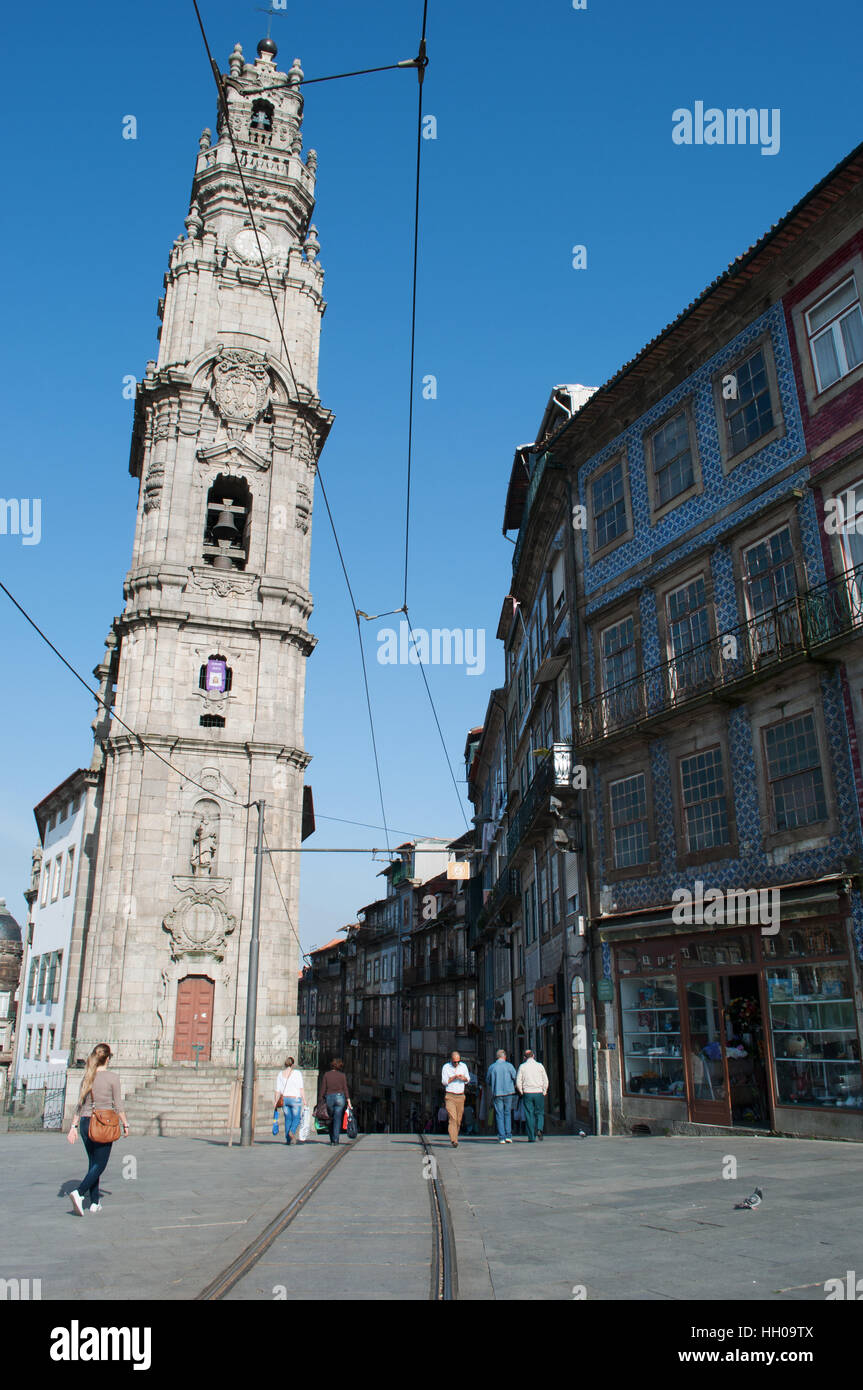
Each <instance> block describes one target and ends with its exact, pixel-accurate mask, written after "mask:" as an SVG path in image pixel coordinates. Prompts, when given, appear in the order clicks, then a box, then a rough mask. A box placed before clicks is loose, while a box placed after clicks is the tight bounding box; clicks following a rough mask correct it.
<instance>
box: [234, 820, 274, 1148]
mask: <svg viewBox="0 0 863 1390" xmlns="http://www.w3.org/2000/svg"><path fill="white" fill-rule="evenodd" d="M266 804H267V803H266V802H265V801H256V802H255V805H256V806H257V808H258V848H257V851H256V853H255V892H254V897H253V898H252V936H251V940H250V941H249V982H248V986H247V989H246V1055H245V1057H244V1058H243V1097H242V1102H241V1108H240V1144H241V1145H243V1146H246V1147H247V1146H248V1145H249V1144H251V1143H252V1142H253V1141H254V1137H255V1117H254V1115H253V1113H252V1111H253V1108H254V1090H255V1025H256V1023H257V1015H258V946H259V937H260V926H261V873H262V870H263V867H264V807H265V806H266Z"/></svg>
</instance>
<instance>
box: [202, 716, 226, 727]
mask: <svg viewBox="0 0 863 1390" xmlns="http://www.w3.org/2000/svg"><path fill="white" fill-rule="evenodd" d="M198 723H199V724H200V726H201V728H202V729H224V727H225V716H224V715H223V714H202V715H201V717H200V719H199V720H198Z"/></svg>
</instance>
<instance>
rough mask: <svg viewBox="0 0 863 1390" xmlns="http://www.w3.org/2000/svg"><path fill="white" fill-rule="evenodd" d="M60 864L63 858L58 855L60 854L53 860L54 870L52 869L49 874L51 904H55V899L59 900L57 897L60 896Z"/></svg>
mask: <svg viewBox="0 0 863 1390" xmlns="http://www.w3.org/2000/svg"><path fill="white" fill-rule="evenodd" d="M62 862H63V856H62V855H60V854H58V855H57V858H56V859H55V860H54V868H53V871H52V874H51V901H52V903H55V902H56V901H57V899H58V898H59V896H60V865H61V864H62Z"/></svg>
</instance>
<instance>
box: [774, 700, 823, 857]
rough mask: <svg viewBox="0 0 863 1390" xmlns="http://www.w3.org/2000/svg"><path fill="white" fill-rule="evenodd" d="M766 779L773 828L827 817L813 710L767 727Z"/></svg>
mask: <svg viewBox="0 0 863 1390" xmlns="http://www.w3.org/2000/svg"><path fill="white" fill-rule="evenodd" d="M764 749H765V754H766V760H767V781H768V785H769V788H770V802H771V819H772V828H773V829H774V830H777V831H778V830H796V829H797V828H798V827H799V826H802V825H812V824H813V823H814V822H815V821H820V820H826V818H827V801H826V798H825V795H824V777H823V774H822V772H821V756H820V754H819V751H818V740H817V738H816V735H815V720H814V718H813V716H812V715H811V714H801V715H799V716H798V718H796V719H787V720H784V721H783V722H782V723H781V724H774V725H772V727H770V728H768V729H765V731H764Z"/></svg>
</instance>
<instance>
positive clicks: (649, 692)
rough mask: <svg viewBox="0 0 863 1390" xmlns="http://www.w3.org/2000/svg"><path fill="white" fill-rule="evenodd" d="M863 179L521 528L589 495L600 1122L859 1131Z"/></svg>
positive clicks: (537, 457)
mask: <svg viewBox="0 0 863 1390" xmlns="http://www.w3.org/2000/svg"><path fill="white" fill-rule="evenodd" d="M861 176H863V153H861V150H857V151H854V152H853V153H852V154H851V155H850V156H849V157H848V158H847V159H846V160H845V161H843V163H842V164H840V165H839V166H838V167H837V168H836V169H835V170H833V171H832V173H831V174H829V175H828V176H827V178H826V179H824V180H823V181H822V183H821V184H819V185H818V186H817V187H816V188H815V189H813V190H812V191H811V192H810V193H809V194H807V196H806V197H805V198H804V199H803V200H802V201H801V202H800V203H799V204H798V205H797V206H796V207H795V208H794V209H793V210H792V211H791V212H790V213H789V214H788V215H787V216H786V217H785V218H783V220H782V221H781V222H779V223H778V224H777V226H776V227H774V228H773V230H772V231H771V232H770V233H768V234H767V236H765V237H764V238H762V240H761V241H760V242H759V243H757V245H756V246H754V247H752V248H751V249H750V250H749V251H748V252H747V253H746V254H745V255H744V256H741V257H740V258H739V259H738V260H737V261H735V262H734V263H733V264H732V265H731V266H730V267H729V269H728V271H726V272H725V274H724V275H722V276H721V277H719V279H718V280H716V281H715V282H714V283H713V284H712V285H711V286H710V287H709V288H708V290H706V291H705V292H704V294H702V295H701V296H700V297H699V299H698V300H696V301H695V302H694V303H693V304H692V305H690V306H689V308H688V309H687V310H686V311H685V312H684V313H683V314H681V315H680V316H679V318H678V319H676V320H675V321H674V323H672V324H671V325H670V326H669V328H667V329H666V330H665V331H664V332H663V333H661V334H660V335H659V336H658V337H657V338H656V339H654V340H653V342H651V343H650V344H648V346H647V347H646V348H645V349H644V350H643V351H642V352H641V353H640V354H639V356H638V357H637V358H635V359H634V361H633V362H631V363H629V364H628V365H627V366H626V367H625V368H623V369H622V370H621V371H620V372H619V373H618V374H617V376H615V377H614V378H612V380H611V381H610V382H608V383H606V385H605V386H603V387H601V388H600V389H599V390H598V391H596V392H594V393H593V394H592V395H591V396H590V398H589V399H588V400H587V401H586V402H585V403H584V404H583V405H582V406H581V408H580V409H578V410H576V411H575V412H574V413H573V415H572V417H571V418H570V419H569V420H568V421H567V422H566V423H565V424H564V425H563V426H562V427H560V426H556V427H555V429H554V430H553V432H552V433H550V434H549V435H548V436H547V437H546V438H545V439H542V440H540V441H538V443H537V445H535V446H534V450H533V453H532V455H531V468H532V470H533V473H534V478H533V479H532V486H531V487H530V488H529V489H528V491H527V495H526V504H525V506H524V509H523V513H522V515H521V517H520V528H521V536H520V540H524V539H525V538H526V537H527V529H526V528H527V522H528V514H529V512H530V511H531V510H535V509H536V508H538V507H541V506H542V505H543V493H544V491H545V494H546V495H550V494H549V489H552V488H554V487H555V486H557V487H559V480H560V478H562V477H563V478H566V479H567V481H568V485H569V487H570V489H571V497H572V500H573V510H572V519H573V524H574V530H573V554H574V568H575V575H574V583H573V585H572V592H571V593H568V595H567V603H568V605H569V606H570V608H571V610H572V619H573V623H572V626H573V632H574V634H575V640H574V642H573V656H572V662H573V665H572V680H571V685H572V691H573V720H572V729H573V739H572V743H573V763H574V764H575V765H577V766H581V767H583V768H584V769H585V770H586V771H585V777H584V780H585V781H586V787H585V789H584V790H583V791H582V792H581V793H580V796H581V798H582V811H583V812H584V813H586V814H585V815H584V821H585V823H586V825H587V826H588V827H589V834H588V837H587V841H586V846H585V849H586V863H587V883H586V885H585V887H586V902H585V904H584V905H583V906H584V907H585V908H586V914H585V915H586V916H587V918H588V923H589V926H588V932H589V938H590V943H591V950H590V958H591V962H592V971H591V975H592V981H591V983H592V991H591V992H592V997H593V1017H592V1020H591V1022H592V1024H593V1025H594V1043H595V1048H594V1057H595V1062H596V1068H595V1077H594V1080H595V1105H596V1115H595V1117H594V1118H595V1119H596V1120H597V1122H598V1124H599V1126H600V1127H601V1128H602V1129H607V1128H608V1126H609V1124H611V1125H612V1126H613V1127H615V1128H617V1127H618V1126H622V1127H623V1128H624V1129H627V1130H631V1129H632V1128H634V1127H636V1126H638V1125H643V1126H647V1127H648V1128H649V1129H651V1130H652V1131H654V1132H655V1131H656V1130H657V1129H668V1128H671V1129H675V1128H688V1127H691V1126H694V1125H695V1126H697V1125H733V1126H735V1127H737V1126H739V1127H750V1128H755V1129H766V1130H774V1131H779V1132H783V1133H791V1134H812V1135H824V1136H827V1135H831V1136H837V1137H847V1138H856V1139H860V1138H863V1074H861V1059H860V1058H861V1054H860V1023H861V994H860V980H861V975H860V972H861V960H863V900H861V871H863V859H861V829H860V789H861V785H863V779H861V773H860V759H859V751H858V748H859V736H860V721H861V717H863V657H861V646H863V644H861V636H863V524H861V525H860V527H859V532H858V528H857V520H858V517H859V519H860V521H861V523H863V516H861V515H860V513H861V512H863V483H861V479H863V429H861V425H863V399H861V394H863V310H861V294H863V264H861V257H860V245H861V227H863V192H861ZM556 480H557V481H556ZM837 518H838V520H837ZM522 550H523V545H522ZM524 570H525V562H524V555H523V553H520V550H519V548H517V551H516V565H515V569H514V589H513V593H514V595H515V597H516V599H519V598H520V597H521V595H520V593H519V588H518V586H519V583H521V582H522V580H521V578H520V576H521V575H522V574H523V573H524ZM581 974H582V977H584V974H585V972H584V971H582V972H581ZM574 1042H575V1037H574Z"/></svg>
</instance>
